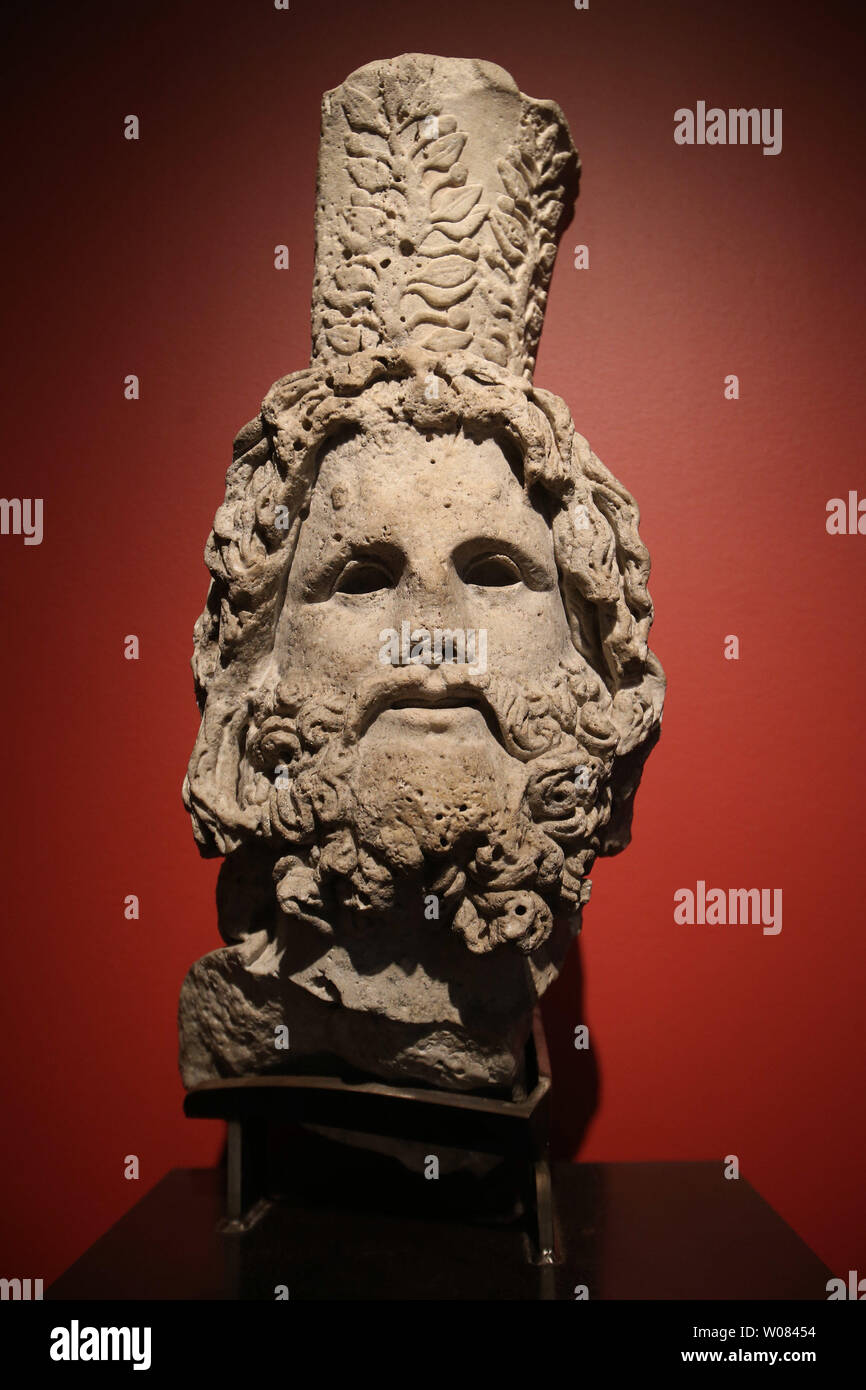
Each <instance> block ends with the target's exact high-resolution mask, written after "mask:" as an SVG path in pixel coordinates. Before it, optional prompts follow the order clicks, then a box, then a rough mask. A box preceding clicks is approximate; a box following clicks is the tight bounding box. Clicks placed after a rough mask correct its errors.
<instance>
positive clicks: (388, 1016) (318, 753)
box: [180, 354, 664, 1094]
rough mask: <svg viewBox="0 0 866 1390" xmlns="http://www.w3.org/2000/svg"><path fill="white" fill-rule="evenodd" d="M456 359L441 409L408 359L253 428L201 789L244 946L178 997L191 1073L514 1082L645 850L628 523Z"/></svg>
mask: <svg viewBox="0 0 866 1390" xmlns="http://www.w3.org/2000/svg"><path fill="white" fill-rule="evenodd" d="M455 368H457V369H458V370H455V371H453V372H452V374H451V375H449V374H448V373H447V372H445V370H444V368H443V366H442V364H438V365H437V368H436V369H437V371H438V372H439V373H440V375H439V376H438V377H437V381H438V382H439V385H440V387H441V390H439V392H438V394H437V393H434V395H433V398H432V399H431V398H430V396H429V395H428V392H427V384H428V381H429V376H428V375H426V374H425V370H422V369H417V366H416V365H415V364H411V363H407V362H405V361H404V360H403V359H401V358H400V356H399V354H397V355H396V356H395V357H394V359H393V361H389V362H388V363H387V364H385V365H384V368H383V363H382V361H381V359H380V358H379V357H377V356H375V355H374V356H372V357H371V358H370V360H369V361H366V360H364V361H362V360H361V359H360V358H359V359H357V360H356V359H353V360H352V361H351V363H350V364H349V366H348V367H347V369H346V376H345V379H338V378H337V376H335V374H334V371H333V369H331V368H329V369H328V371H327V372H324V373H317V372H315V371H313V372H311V373H308V374H299V376H298V377H297V378H287V379H286V380H285V381H284V382H280V383H277V385H276V386H275V387H274V388H273V390H272V393H271V395H270V396H269V398H268V399H267V400H266V401H265V404H264V406H263V409H262V414H261V418H260V421H258V422H254V423H253V424H252V425H251V426H250V427H248V429H247V430H245V431H243V432H242V434H241V436H239V440H238V446H239V447H238V452H237V457H236V462H235V464H234V465H233V467H232V469H231V470H230V472H229V476H228V479H227V491H226V503H225V506H224V507H223V508H221V510H220V512H219V513H218V514H217V518H216V521H215V524H214V531H213V535H212V537H211V541H210V542H209V546H208V551H207V558H208V563H209V565H210V568H211V571H212V574H213V576H214V584H213V586H212V588H211V592H210V595H209V598H208V605H207V607H206V610H205V613H204V614H203V615H202V618H201V619H200V621H199V624H198V627H197V629H196V658H195V662H194V668H195V670H196V675H197V680H198V684H199V695H200V701H201V704H202V709H203V718H202V726H201V730H200V733H199V739H198V742H197V744H196V748H195V750H194V753H193V757H192V760H191V762H190V769H189V777H188V780H187V784H186V787H185V798H186V802H187V806H188V807H189V809H190V811H191V813H192V816H193V825H194V828H195V831H196V835H197V838H198V839H199V843H200V845H201V846H202V849H203V850H204V852H206V853H214V852H216V853H222V854H226V855H227V856H228V858H227V860H226V864H225V865H224V872H223V874H222V875H221V880H220V882H221V895H220V929H221V931H222V933H223V936H224V938H225V939H226V941H227V942H229V943H230V944H229V945H228V946H226V947H224V948H223V949H222V950H219V951H215V952H212V953H211V954H210V955H208V956H205V957H203V958H202V960H200V961H199V962H198V963H197V964H196V965H194V966H193V968H192V969H191V971H190V973H189V975H188V977H187V980H186V983H185V985H184V988H183V991H182V995H181V1009H180V1032H181V1070H182V1073H183V1077H184V1080H185V1082H186V1084H187V1085H193V1084H196V1083H197V1082H199V1081H203V1080H207V1079H208V1078H212V1077H214V1076H218V1075H243V1074H248V1073H259V1072H267V1071H272V1070H281V1069H285V1068H286V1067H287V1066H288V1067H289V1069H296V1068H297V1067H299V1066H300V1067H303V1066H305V1065H307V1066H316V1067H319V1068H322V1067H323V1068H325V1069H328V1068H330V1067H331V1066H332V1065H334V1064H336V1065H338V1066H343V1065H344V1064H348V1065H350V1066H351V1067H353V1068H354V1069H356V1070H360V1071H361V1072H362V1073H365V1074H374V1075H377V1076H379V1077H385V1078H389V1079H394V1080H402V1081H405V1080H407V1079H417V1080H422V1081H425V1082H430V1083H432V1084H435V1085H440V1086H447V1087H449V1088H457V1089H474V1088H482V1089H487V1088H493V1089H494V1090H496V1091H497V1092H499V1093H507V1094H510V1093H511V1090H512V1087H513V1086H514V1085H515V1084H516V1083H517V1080H518V1078H519V1076H520V1073H521V1067H522V1059H523V1047H524V1043H525V1040H526V1037H527V1034H528V1032H529V1028H530V1024H531V1014H532V1009H533V1006H534V1005H535V1003H536V1002H537V1000H538V998H539V997H540V995H541V994H542V993H543V992H544V990H545V989H546V988H547V987H548V986H549V985H550V984H551V983H552V981H553V980H554V979H555V978H556V976H557V974H558V973H559V970H560V969H561V967H562V964H563V961H564V958H565V955H566V953H567V951H568V949H569V946H570V944H571V941H572V939H573V937H574V935H575V933H576V932H577V930H578V929H579V925H580V917H581V911H582V907H583V905H584V904H585V902H586V901H587V899H588V897H589V891H590V883H589V879H588V878H587V874H588V872H589V869H590V867H591V865H592V862H593V860H594V858H595V856H596V854H599V853H602V854H605V853H614V852H616V851H617V850H619V849H621V848H622V847H623V846H624V845H625V844H626V843H627V842H628V837H629V822H630V813H631V804H632V798H633V795H634V791H635V789H636V787H637V784H638V781H639V779H640V772H641V768H642V765H643V761H644V759H645V757H646V755H647V753H648V751H649V749H650V747H651V746H652V743H653V742H654V739H655V736H656V735H657V732H658V721H659V717H660V712H661V700H662V694H663V689H664V679H663V675H662V673H661V669H660V667H659V666H658V663H657V662H656V660H655V658H654V657H653V656H652V654H651V653H650V652H649V651H648V649H647V646H646V634H647V632H648V629H649V624H650V622H651V619H652V606H651V604H650V602H649V597H648V594H647V592H646V577H647V574H648V570H649V562H648V557H647V555H646V551H645V549H644V548H643V546H642V544H641V542H640V538H639V536H638V534H637V511H636V508H635V506H634V503H633V501H632V499H631V498H630V496H629V494H628V493H627V492H626V491H625V489H624V488H622V487H621V485H620V484H618V483H617V482H616V480H615V479H613V478H612V477H611V475H610V474H609V473H608V472H607V470H606V469H604V467H603V465H602V464H601V463H600V462H599V461H598V460H597V459H596V458H595V455H593V454H592V452H591V450H590V449H589V446H588V445H587V444H586V441H585V440H583V439H581V437H580V436H579V435H576V434H575V433H574V430H573V426H572V424H571V420H570V416H569V415H568V412H567V410H566V408H565V407H564V404H563V403H561V402H557V401H556V399H555V398H553V397H548V396H539V395H538V394H537V393H534V392H532V391H531V390H527V389H526V388H524V387H522V386H520V385H519V384H517V383H515V382H514V381H513V379H512V378H510V377H509V376H508V374H507V373H505V372H499V373H497V370H496V369H492V368H490V367H485V368H484V369H483V373H482V372H480V371H479V369H478V367H477V365H476V364H473V363H470V362H468V361H466V362H465V363H464V362H463V361H462V360H461V361H460V362H456V361H455ZM281 513H282V514H283V521H282V522H281ZM285 517H288V524H287V525H286V524H285ZM280 1024H288V1025H289V1027H290V1031H291V1037H292V1051H291V1054H290V1055H289V1056H288V1057H285V1056H283V1055H280V1054H275V1052H274V1045H273V1038H274V1029H275V1027H278V1026H279V1025H280Z"/></svg>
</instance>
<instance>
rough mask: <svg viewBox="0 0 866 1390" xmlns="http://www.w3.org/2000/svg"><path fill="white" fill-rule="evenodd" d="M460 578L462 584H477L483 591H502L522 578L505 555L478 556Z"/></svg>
mask: <svg viewBox="0 0 866 1390" xmlns="http://www.w3.org/2000/svg"><path fill="white" fill-rule="evenodd" d="M462 577H463V582H464V584H477V585H479V587H481V588H484V589H504V588H507V587H508V585H509V584H518V583H519V582H520V580H521V579H522V578H523V576H522V574H521V573H520V570H519V569H518V567H517V565H516V564H515V563H514V561H513V560H511V559H509V557H508V556H507V555H478V556H477V557H476V558H475V559H474V560H470V561H469V562H468V564H467V565H466V566H465V567H464V570H463V576H462Z"/></svg>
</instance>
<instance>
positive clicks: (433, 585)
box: [403, 561, 469, 632]
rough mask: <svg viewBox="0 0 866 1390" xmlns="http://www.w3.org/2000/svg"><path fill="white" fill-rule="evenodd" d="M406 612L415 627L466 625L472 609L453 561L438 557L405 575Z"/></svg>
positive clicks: (431, 627)
mask: <svg viewBox="0 0 866 1390" xmlns="http://www.w3.org/2000/svg"><path fill="white" fill-rule="evenodd" d="M405 601H406V607H407V611H406V613H405V614H404V615H403V616H404V617H405V618H406V619H407V620H408V621H409V622H410V623H411V624H412V626H413V627H415V628H426V629H427V630H428V631H431V632H432V631H433V629H434V628H440V629H442V628H452V629H453V628H466V626H467V625H468V623H469V613H468V609H467V604H466V594H465V591H464V589H463V585H462V584H461V583H460V581H459V578H458V576H457V575H456V574H455V572H454V567H453V565H451V563H450V561H448V562H446V561H437V562H435V563H432V562H431V563H429V564H426V565H424V566H423V568H422V567H418V568H417V569H413V570H411V571H410V572H409V573H408V574H407V576H406V585H405Z"/></svg>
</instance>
